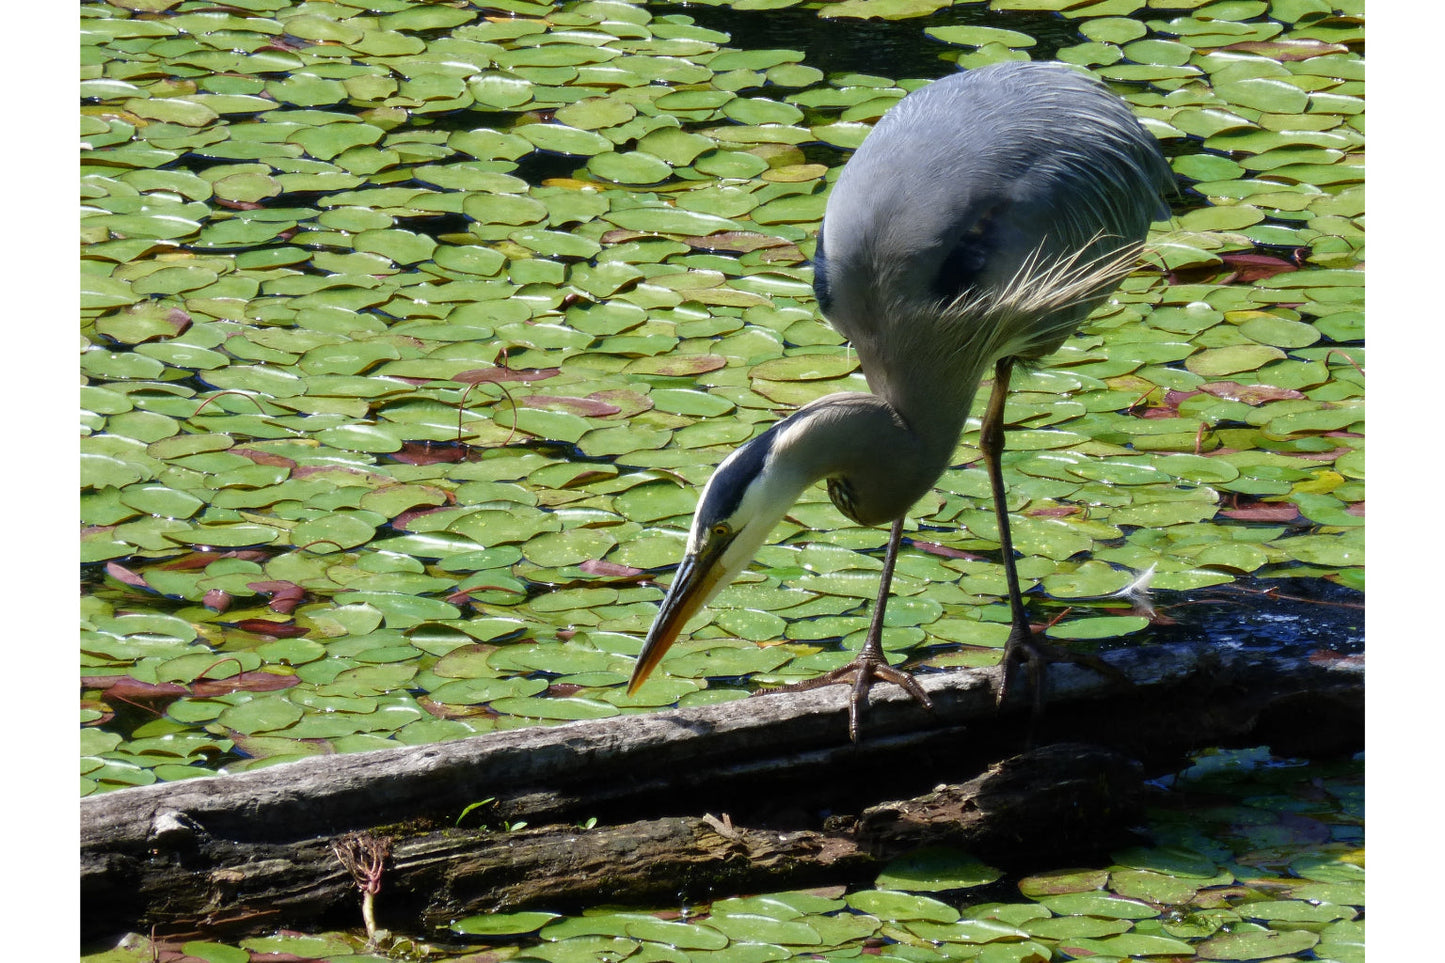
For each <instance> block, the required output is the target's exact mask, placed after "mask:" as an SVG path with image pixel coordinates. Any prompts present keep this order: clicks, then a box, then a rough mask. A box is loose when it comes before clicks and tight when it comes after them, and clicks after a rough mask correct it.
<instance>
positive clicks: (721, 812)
mask: <svg viewBox="0 0 1445 963" xmlns="http://www.w3.org/2000/svg"><path fill="white" fill-rule="evenodd" d="M1105 657H1106V659H1107V660H1108V661H1109V662H1111V663H1112V664H1113V665H1114V666H1115V667H1116V668H1118V669H1120V671H1121V672H1123V673H1125V674H1126V675H1127V676H1128V677H1129V678H1130V679H1131V680H1132V682H1133V685H1132V686H1124V685H1121V684H1120V683H1118V682H1117V681H1114V680H1110V679H1107V678H1103V677H1101V676H1098V675H1096V674H1094V673H1092V672H1089V671H1088V670H1086V669H1083V668H1079V667H1074V666H1070V665H1060V666H1055V667H1052V668H1051V671H1050V675H1049V679H1050V692H1049V708H1048V711H1047V712H1046V714H1045V715H1044V716H1043V717H1042V718H1041V719H1039V720H1034V722H1033V724H1032V725H1031V724H1030V719H1029V716H1028V714H1027V707H1026V706H1025V705H1022V704H1010V705H1009V706H1005V707H1004V710H1003V711H999V710H998V709H997V708H996V707H995V705H994V691H995V686H996V684H997V679H998V673H997V670H977V671H971V672H954V673H946V674H939V675H933V676H927V677H924V678H923V679H922V680H921V681H922V683H923V685H924V687H925V689H926V690H927V691H928V692H929V695H930V697H931V698H932V699H933V701H934V704H935V709H934V711H933V712H931V713H930V712H925V711H923V710H922V709H921V708H920V707H918V706H917V705H916V704H915V703H913V702H911V701H910V700H908V698H907V697H906V696H904V695H903V694H902V693H900V692H898V691H897V690H895V689H893V688H892V687H888V686H882V687H879V688H878V689H877V690H876V691H875V693H874V694H873V697H872V699H871V704H870V706H869V708H868V712H867V714H866V716H865V718H864V732H863V735H862V739H861V740H860V742H859V743H858V744H857V745H853V744H851V743H849V742H848V739H847V721H846V720H847V708H846V706H847V693H846V692H845V691H844V690H843V688H842V687H833V688H831V689H824V690H817V691H813V692H805V693H790V694H785V695H774V696H767V697H762V698H755V699H748V700H744V701H742V702H734V703H727V704H723V705H717V706H710V707H706V708H700V709H690V710H674V711H670V712H662V713H652V714H645V715H633V716H622V717H617V718H613V719H606V720H600V721H593V722H586V723H571V724H567V725H561V726H555V727H539V728H534V729H524V730H515V731H509V732H500V733H493V734H490V735H487V736H481V737H476V738H473V739H468V740H461V741H458V742H452V743H443V744H437V745H430V746H422V747H405V748H399V749H396V750H383V751H379V752H368V753H357V754H354V755H344V756H326V757H314V758H312V759H308V760H303V761H301V762H296V763H291V764H287V765H283V766H276V767H272V768H268V769H260V770H254V771H250V772H246V773H240V774H236V775H230V776H222V777H217V778H208V779H195V780H188V781H184V782H179V783H170V784H161V785H156V786H148V787H140V788H136V789H125V790H118V791H115V792H111V793H107V794H105V795H103V796H99V797H95V798H92V799H87V800H84V801H83V802H82V838H81V884H82V885H81V895H82V914H83V915H82V931H83V934H84V935H85V936H87V937H92V938H93V937H100V936H102V935H105V934H108V933H113V932H118V931H123V930H126V929H138V928H144V927H149V926H151V925H155V926H157V927H158V929H159V930H161V931H163V932H164V931H170V932H174V933H182V934H184V933H196V934H209V935H229V936H234V935H236V934H240V933H247V932H257V931H261V930H268V929H274V928H275V927H277V926H305V927H311V926H317V925H343V926H346V925H355V922H356V921H357V920H358V919H359V916H358V915H357V909H356V907H357V901H358V898H359V897H358V896H357V891H356V889H355V887H354V885H353V882H352V880H351V876H350V873H348V871H347V870H346V869H344V868H343V867H342V865H341V864H340V862H338V861H337V859H336V857H335V854H334V852H333V844H335V843H336V842H337V841H338V840H339V838H340V837H341V836H342V835H344V834H347V833H352V832H355V831H365V832H368V833H370V834H373V835H374V836H377V837H385V838H387V839H389V840H390V841H391V846H392V849H391V859H390V862H389V864H388V866H387V868H386V870H385V873H384V878H383V886H382V892H381V894H380V895H379V896H378V897H377V899H376V905H377V915H378V919H379V922H380V923H381V925H383V926H391V927H393V928H396V929H400V930H402V931H406V932H421V933H425V932H427V931H429V930H430V929H431V928H432V927H435V926H438V925H443V924H445V923H446V922H447V921H450V920H453V919H456V918H458V917H459V916H465V915H468V914H470V913H476V912H484V911H489V910H495V909H515V908H522V907H526V906H538V905H546V906H549V907H553V908H555V907H558V906H564V905H581V904H583V903H587V902H589V901H606V902H618V901H623V902H626V901H632V902H638V903H653V904H663V905H674V904H676V902H677V901H678V900H679V899H680V898H682V899H707V898H711V897H713V896H721V895H726V894H728V893H730V892H742V891H747V890H751V889H765V888H770V889H781V888H788V887H792V886H797V885H812V884H817V883H821V882H840V881H850V882H852V881H857V880H861V879H866V878H868V877H869V876H870V874H872V873H875V872H876V871H877V868H878V865H879V862H880V861H881V860H886V859H889V858H891V857H892V856H894V855H897V854H898V853H900V852H902V851H904V850H906V849H908V848H911V847H914V846H917V845H921V844H926V843H940V842H942V843H949V844H953V845H962V846H965V847H967V848H969V849H970V850H971V851H973V852H975V853H976V854H977V855H979V856H980V857H981V858H993V859H995V860H998V861H1000V862H1007V863H1008V865H1009V866H1012V867H1018V866H1021V865H1024V864H1027V863H1028V862H1029V861H1030V860H1039V859H1043V858H1045V857H1047V858H1048V859H1060V858H1066V856H1065V854H1066V853H1069V852H1079V853H1081V852H1084V851H1086V850H1088V849H1089V848H1090V847H1095V848H1097V847H1099V846H1107V845H1109V844H1110V843H1111V842H1112V841H1113V837H1112V836H1111V835H1110V834H1112V833H1117V831H1118V829H1119V828H1120V827H1121V826H1123V825H1125V824H1126V822H1127V820H1128V819H1129V818H1130V817H1131V816H1132V812H1133V810H1132V806H1133V805H1134V803H1135V801H1137V797H1138V787H1139V785H1140V780H1141V778H1142V776H1143V774H1144V773H1148V772H1160V771H1167V769H1168V768H1169V767H1172V766H1174V765H1176V764H1177V763H1178V762H1179V760H1180V759H1182V758H1183V756H1184V754H1186V753H1187V752H1188V751H1189V750H1191V749H1196V748H1201V747H1206V746H1215V745H1260V744H1274V745H1275V746H1276V747H1277V748H1278V749H1280V750H1282V751H1284V752H1286V753H1289V754H1307V755H1318V754H1330V753H1338V752H1351V751H1357V750H1358V749H1359V748H1361V747H1362V746H1363V704H1364V697H1363V688H1364V687H1363V679H1364V663H1363V658H1347V659H1339V658H1329V659H1325V658H1315V657H1311V656H1310V655H1309V654H1307V653H1299V654H1281V653H1276V654H1272V655H1267V656H1266V655H1264V654H1261V653H1259V652H1250V651H1248V650H1243V649H1224V650H1221V649H1215V648H1210V647H1207V646H1190V645H1174V646H1151V647H1140V648H1137V649H1129V650H1121V651H1118V652H1113V653H1108V654H1106V656H1105ZM1031 729H1032V734H1033V737H1034V739H1035V741H1036V742H1037V743H1038V744H1040V745H1042V746H1044V748H1043V749H1041V750H1038V751H1036V752H1032V753H1025V754H1023V755H1019V756H1018V757H1017V758H1014V759H1010V760H1009V761H1008V762H1007V763H1006V764H1004V765H1002V766H999V765H997V762H998V760H1000V759H1007V758H1008V757H1010V756H1013V755H1017V754H1018V753H1019V752H1020V750H1022V749H1023V748H1024V743H1025V741H1026V739H1027V737H1028V735H1029V732H1030V730H1031ZM1062 740H1068V742H1067V744H1064V745H1059V743H1060V742H1061V741H1062ZM1080 742H1084V743H1090V744H1093V745H1094V746H1096V747H1102V748H1088V747H1083V746H1080V745H1079V744H1078V743H1080ZM980 773H982V775H980ZM940 782H950V783H953V784H954V785H953V786H952V787H951V788H945V789H938V790H937V791H936V792H930V790H933V789H934V787H936V786H938V784H939V783H940ZM909 797H912V798H909ZM486 798H494V799H495V800H496V803H495V804H494V805H493V806H491V807H488V809H487V811H486V814H485V818H486V819H487V821H488V822H489V823H490V824H491V826H492V827H493V829H494V830H495V829H496V828H499V827H500V826H501V825H502V824H504V823H509V822H516V821H518V820H526V821H527V822H528V823H529V826H530V827H532V828H528V829H526V830H523V831H521V832H506V831H500V832H498V831H486V830H477V829H467V830H459V829H455V828H452V827H453V824H454V823H455V821H456V819H457V816H458V814H459V813H461V812H462V811H463V810H464V809H465V808H466V807H467V806H468V805H469V804H471V803H475V802H478V801H480V800H482V799H486ZM870 807H871V808H870ZM827 813H831V814H832V819H831V821H830V820H829V819H827V818H825V816H826V814H827ZM850 813H851V814H856V815H855V816H847V815H839V814H850ZM930 814H931V815H930ZM1081 815H1082V816H1083V817H1084V818H1082V819H1081V818H1080V816H1081ZM588 817H596V818H597V819H598V820H599V823H600V824H601V828H598V829H592V830H581V829H578V828H577V827H576V826H575V823H576V822H577V821H579V820H583V819H586V818H588ZM544 824H545V825H544ZM1095 830H1102V831H1103V833H1104V836H1103V837H1102V838H1101V837H1099V836H1098V835H1096V833H1095Z"/></svg>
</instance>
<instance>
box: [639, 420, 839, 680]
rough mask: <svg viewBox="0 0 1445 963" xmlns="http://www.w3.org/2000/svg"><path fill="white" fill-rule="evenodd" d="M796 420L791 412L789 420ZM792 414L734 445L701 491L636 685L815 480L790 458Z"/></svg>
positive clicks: (644, 650)
mask: <svg viewBox="0 0 1445 963" xmlns="http://www.w3.org/2000/svg"><path fill="white" fill-rule="evenodd" d="M789 421H791V419H789ZM787 428H788V421H782V422H779V423H778V424H776V425H774V426H773V427H772V428H769V429H768V430H767V431H765V432H763V433H762V434H761V435H759V436H758V437H756V438H754V439H753V440H752V441H750V442H748V443H747V444H746V445H744V446H743V447H741V448H739V449H737V450H736V451H734V452H733V453H732V454H731V455H729V456H728V457H727V459H726V460H724V461H723V463H722V464H721V465H719V466H718V468H717V471H715V472H713V475H712V478H710V479H709V480H708V483H707V485H706V486H705V487H704V488H703V490H702V496H701V497H700V498H699V500H698V505H697V512H696V513H695V514H694V515H693V519H692V530H691V532H690V533H689V534H688V538H687V551H686V553H685V554H684V555H683V559H682V562H681V563H680V564H679V565H678V567H677V574H676V575H675V576H673V580H672V585H671V587H670V588H669V589H668V590H667V596H666V597H665V598H664V599H663V600H662V606H661V608H659V610H658V613H657V618H656V620H654V621H653V623H652V628H651V629H649V630H648V633H647V638H646V640H645V641H644V642H643V644H642V652H641V653H640V654H639V655H638V657H637V665H636V667H635V668H634V669H633V670H632V680H631V682H630V683H629V684H628V686H627V691H628V693H629V694H630V693H633V692H636V691H637V689H638V687H639V686H641V685H642V683H643V682H644V681H646V679H647V677H648V675H649V674H650V673H651V672H652V670H653V669H654V668H656V666H657V663H658V662H660V661H662V657H663V655H664V654H666V652H667V650H668V649H669V648H670V647H671V646H672V643H673V642H674V641H676V639H677V637H678V634H679V633H680V632H681V631H682V629H683V627H684V626H685V625H686V624H687V622H688V620H689V619H691V618H692V617H693V616H694V615H696V614H697V613H698V612H699V611H700V610H701V609H702V607H703V606H705V605H707V603H708V602H710V601H712V599H713V597H714V596H715V595H717V593H718V592H720V591H722V589H723V587H724V586H726V585H727V584H728V583H729V582H731V581H732V580H733V579H734V578H736V577H737V576H738V574H739V573H741V572H742V570H743V569H745V568H747V565H748V563H749V562H750V561H752V558H753V555H754V554H756V552H757V550H758V548H759V547H760V546H761V545H762V544H763V540H764V539H766V538H767V537H768V533H769V532H771V531H772V530H773V526H774V525H776V524H777V523H778V521H779V520H780V519H782V517H783V515H785V514H786V513H787V511H788V509H789V508H791V507H792V505H793V503H794V502H795V501H797V499H798V495H799V494H801V492H802V490H803V488H804V487H806V486H807V485H808V484H810V483H811V482H812V481H813V480H814V479H813V478H812V477H807V476H806V473H800V472H798V471H797V470H796V469H797V467H798V466H796V465H795V464H792V463H791V460H790V459H789V458H788V457H786V452H787V449H788V446H787V444H786V441H787V439H788V431H787Z"/></svg>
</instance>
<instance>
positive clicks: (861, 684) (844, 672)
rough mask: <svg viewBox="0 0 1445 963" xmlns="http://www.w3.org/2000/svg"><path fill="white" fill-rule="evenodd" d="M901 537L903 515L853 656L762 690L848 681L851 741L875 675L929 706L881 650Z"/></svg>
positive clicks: (890, 538)
mask: <svg viewBox="0 0 1445 963" xmlns="http://www.w3.org/2000/svg"><path fill="white" fill-rule="evenodd" d="M902 540H903V519H902V518H899V519H898V520H897V521H895V522H894V523H893V528H892V530H891V531H890V532H889V534H888V550H887V551H886V552H885V553H884V555H883V574H882V576H881V577H880V578H879V580H878V603H877V604H876V605H874V606H873V621H872V622H871V623H870V624H869V626H868V637H867V638H866V639H864V641H863V649H862V651H860V652H859V653H858V655H857V657H856V658H855V659H854V660H853V661H852V662H849V663H848V664H847V665H845V666H842V667H840V668H837V669H834V670H833V671H831V672H828V673H825V674H823V675H820V676H818V678H816V679H809V680H807V681H806V682H794V683H793V684H792V685H785V686H779V687H778V688H776V689H768V690H766V691H768V692H803V691H805V690H808V689H817V688H819V687H821V686H825V685H833V684H834V683H837V682H851V683H852V686H853V696H852V698H851V699H850V700H849V702H848V737H849V738H850V739H852V740H853V741H854V742H857V741H858V717H859V715H860V714H861V713H862V711H863V706H864V705H865V704H866V703H867V701H868V690H869V689H870V688H871V687H872V686H873V683H874V682H875V681H877V680H879V679H881V680H883V681H884V682H892V683H893V684H894V685H898V686H902V687H903V688H904V689H905V690H906V691H907V692H908V694H909V695H911V696H913V698H915V699H917V700H918V701H919V702H921V703H923V705H924V707H925V708H928V709H932V708H933V700H931V699H929V698H928V693H926V692H924V691H923V686H921V685H919V684H918V680H917V679H915V678H913V676H912V675H910V674H909V673H907V672H905V671H903V670H902V669H895V668H893V666H891V665H889V664H888V658H887V656H885V655H884V654H883V613H884V611H885V609H886V607H887V605H888V590H889V588H890V587H891V586H892V584H893V566H894V563H895V562H897V560H898V544H899V543H900V542H901V541H902Z"/></svg>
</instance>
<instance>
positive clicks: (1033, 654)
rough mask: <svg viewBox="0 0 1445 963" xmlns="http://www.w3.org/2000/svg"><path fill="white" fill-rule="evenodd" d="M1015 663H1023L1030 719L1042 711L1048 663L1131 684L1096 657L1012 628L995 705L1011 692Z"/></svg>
mask: <svg viewBox="0 0 1445 963" xmlns="http://www.w3.org/2000/svg"><path fill="white" fill-rule="evenodd" d="M1015 662H1022V663H1023V664H1024V671H1025V672H1026V673H1027V676H1028V687H1029V690H1030V691H1031V692H1032V693H1033V717H1034V718H1035V719H1037V718H1038V717H1039V716H1040V715H1042V714H1043V711H1044V667H1045V666H1046V665H1048V664H1050V663H1059V662H1069V663H1072V664H1074V665H1081V666H1083V667H1085V668H1086V669H1092V670H1094V671H1095V672H1097V673H1099V674H1100V675H1102V676H1105V677H1107V678H1109V679H1112V680H1113V681H1115V682H1122V683H1125V684H1127V685H1133V684H1134V683H1133V680H1132V679H1130V678H1129V677H1128V676H1127V675H1125V674H1124V673H1123V672H1121V671H1120V670H1119V669H1117V668H1115V667H1114V666H1112V665H1110V664H1109V663H1108V662H1105V661H1104V660H1103V659H1101V658H1099V657H1098V656H1097V655H1092V654H1089V653H1087V652H1070V651H1068V650H1066V649H1061V648H1059V647H1058V646H1056V645H1049V644H1048V643H1047V642H1041V641H1039V639H1038V636H1036V635H1034V632H1033V629H1031V628H1029V627H1028V626H1019V625H1015V626H1014V628H1013V631H1012V632H1010V633H1009V637H1008V642H1007V643H1005V644H1004V650H1003V660H1002V661H1001V662H1000V663H999V664H1000V665H1001V666H1002V667H1003V681H1002V683H1001V684H1000V685H999V688H998V698H997V700H996V704H997V705H999V706H1002V705H1003V704H1004V702H1005V701H1006V700H1007V699H1008V696H1009V693H1010V692H1012V691H1013V688H1014V686H1013V679H1014V673H1013V671H1012V669H1013V664H1014V663H1015Z"/></svg>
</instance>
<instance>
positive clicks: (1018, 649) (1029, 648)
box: [978, 358, 1128, 717]
mask: <svg viewBox="0 0 1445 963" xmlns="http://www.w3.org/2000/svg"><path fill="white" fill-rule="evenodd" d="M1013 366H1014V359H1013V358H1002V359H1000V360H999V361H998V363H997V364H995V365H994V376H993V390H992V391H991V392H990V393H989V396H988V408H987V409H986V410H985V412H984V416H983V424H982V425H981V426H980V428H979V438H978V447H979V451H981V452H982V453H983V461H984V465H985V467H986V468H987V469H988V483H989V488H990V490H991V491H992V493H993V511H994V517H995V518H996V519H997V520H998V538H999V543H1000V550H1001V551H1002V553H1003V570H1004V577H1005V579H1006V580H1007V582H1008V603H1009V609H1010V613H1011V616H1012V621H1013V626H1012V628H1010V629H1009V635H1008V641H1007V642H1006V643H1004V650H1003V681H1002V682H1001V683H1000V684H999V689H998V702H999V704H1002V703H1003V701H1004V700H1005V699H1006V698H1007V697H1008V694H1009V691H1010V688H1011V686H1010V684H1009V680H1010V679H1011V678H1012V676H1013V672H1012V670H1013V665H1014V663H1015V662H1020V661H1021V662H1023V663H1024V667H1025V668H1026V670H1027V671H1028V680H1029V688H1030V689H1031V690H1033V697H1034V708H1033V712H1034V716H1035V717H1037V716H1038V715H1039V714H1040V713H1041V712H1043V710H1044V666H1045V665H1046V664H1047V663H1049V662H1075V663H1079V664H1081V665H1086V666H1088V667H1089V668H1091V669H1093V670H1094V671H1095V672H1098V673H1101V674H1103V675H1107V676H1109V677H1111V678H1114V679H1119V680H1122V681H1128V680H1127V678H1126V677H1125V676H1124V674H1123V673H1121V672H1120V671H1119V670H1118V669H1116V668H1114V667H1113V666H1111V665H1109V663H1107V662H1105V661H1103V660H1102V659H1099V658H1097V657H1095V656H1092V655H1084V654H1082V653H1067V652H1063V651H1061V650H1059V649H1057V648H1055V647H1054V646H1051V645H1046V644H1045V643H1043V642H1041V641H1039V639H1038V637H1037V636H1035V635H1034V630H1033V626H1031V625H1030V624H1029V616H1028V612H1027V611H1025V609H1024V599H1023V592H1022V591H1021V590H1020V589H1019V572H1018V565H1017V564H1016V563H1015V561H1014V546H1013V535H1012V533H1011V531H1010V529H1009V520H1008V491H1007V490H1006V489H1005V488H1004V484H1003V462H1002V458H1003V450H1004V430H1003V429H1004V420H1003V409H1004V403H1005V402H1006V401H1007V400H1008V384H1009V377H1010V376H1011V375H1012V374H1013Z"/></svg>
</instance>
